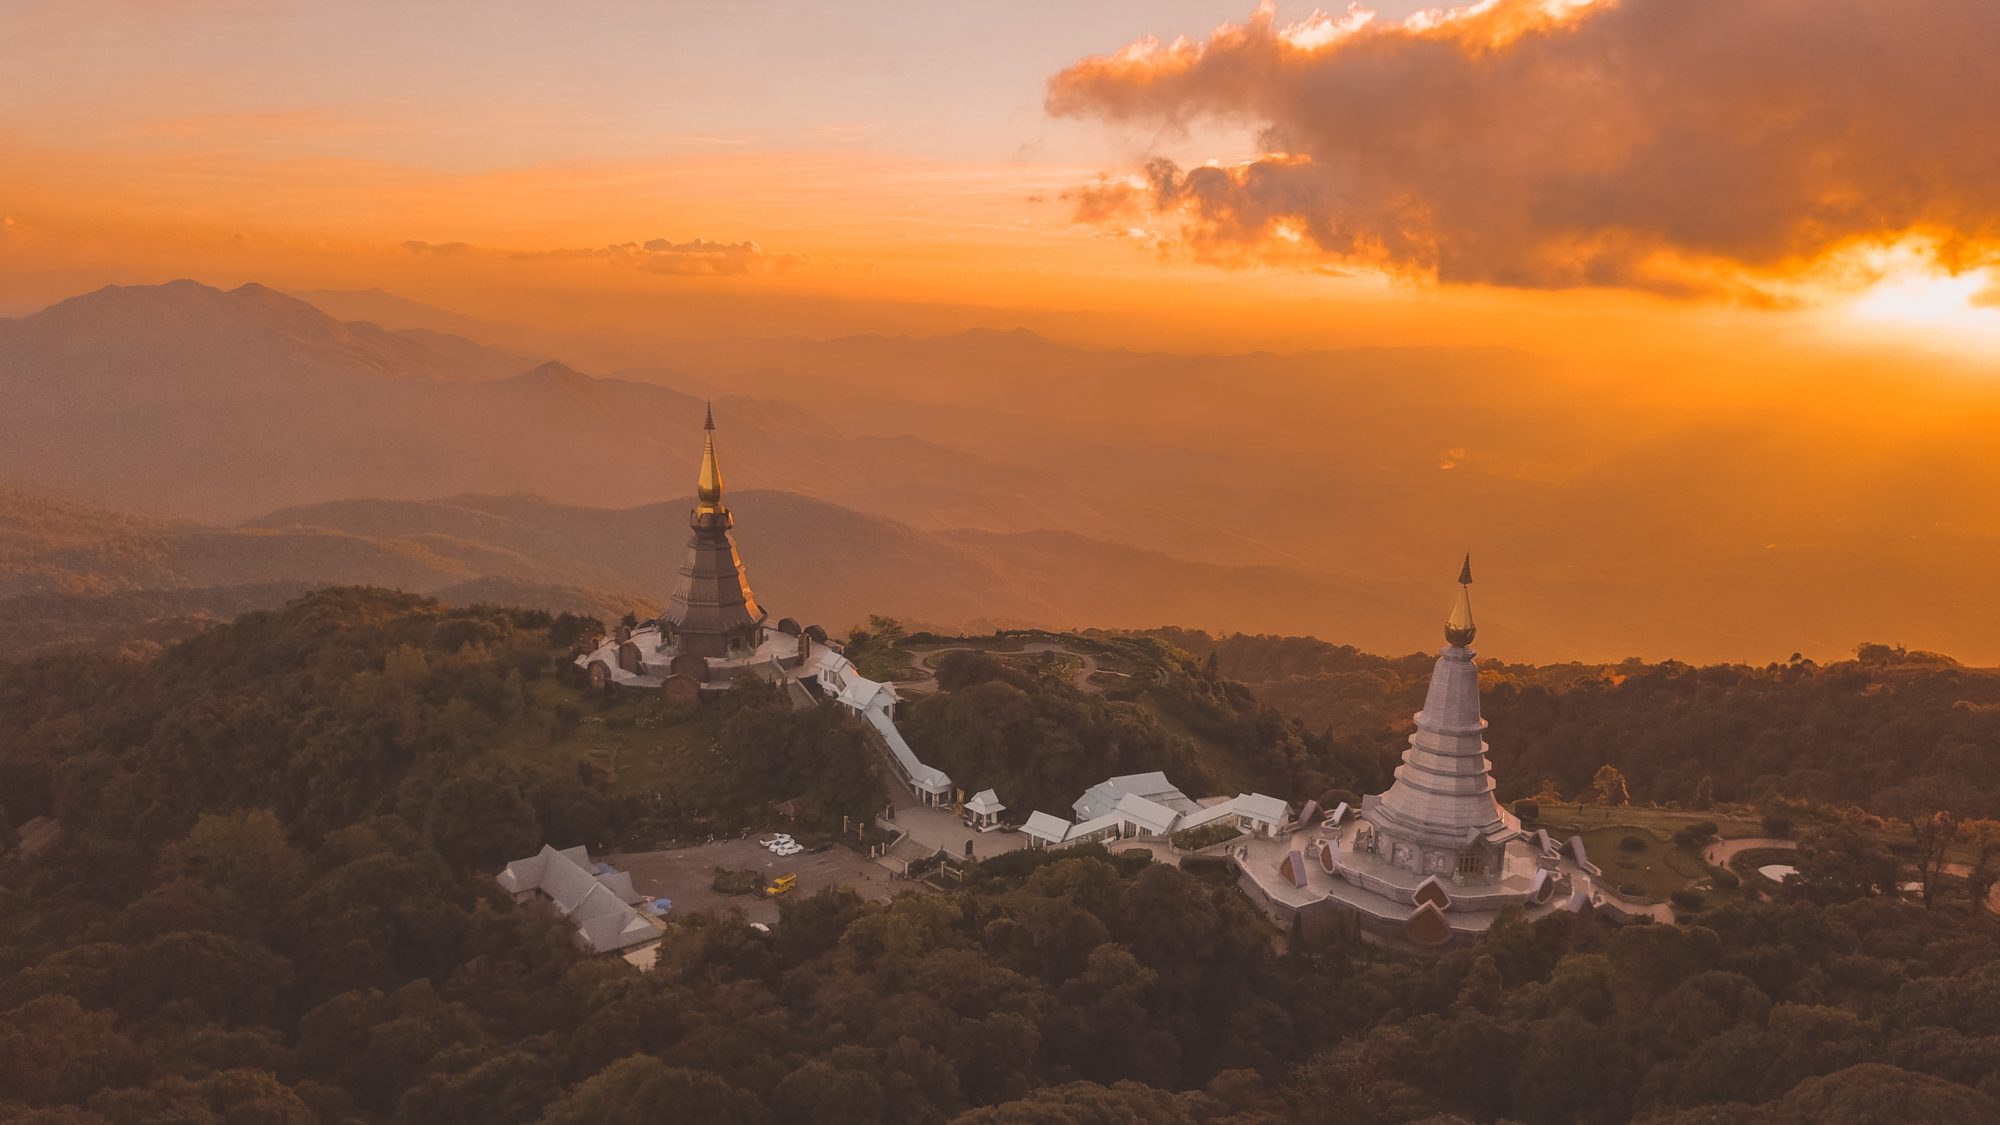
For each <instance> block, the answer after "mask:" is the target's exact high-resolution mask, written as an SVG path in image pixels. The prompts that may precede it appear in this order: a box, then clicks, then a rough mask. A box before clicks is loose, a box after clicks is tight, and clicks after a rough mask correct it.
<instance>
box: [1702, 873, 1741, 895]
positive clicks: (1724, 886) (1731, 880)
mask: <svg viewBox="0 0 2000 1125" xmlns="http://www.w3.org/2000/svg"><path fill="white" fill-rule="evenodd" d="M1708 881H1709V882H1711V883H1714V884H1715V889H1717V890H1719V891H1733V890H1735V889H1736V888H1738V887H1740V886H1742V885H1743V880H1741V879H1738V878H1737V877H1736V872H1734V871H1731V870H1729V869H1728V868H1726V867H1711V868H1709V869H1708Z"/></svg>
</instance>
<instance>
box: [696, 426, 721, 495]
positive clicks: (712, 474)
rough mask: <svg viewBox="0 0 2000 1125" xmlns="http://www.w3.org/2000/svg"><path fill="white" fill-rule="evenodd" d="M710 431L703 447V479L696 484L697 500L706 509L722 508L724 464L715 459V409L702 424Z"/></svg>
mask: <svg viewBox="0 0 2000 1125" xmlns="http://www.w3.org/2000/svg"><path fill="white" fill-rule="evenodd" d="M702 429H704V430H707V431H708V436H707V437H706V438H705V439H703V441H702V447H701V478H700V479H699V480H698V481H696V483H695V499H696V500H698V501H700V503H701V506H702V507H703V508H704V509H710V510H712V509H715V508H719V507H721V506H722V463H721V462H720V461H718V460H716V458H715V407H714V406H713V405H711V406H710V407H709V408H708V420H707V421H706V422H704V423H703V424H702Z"/></svg>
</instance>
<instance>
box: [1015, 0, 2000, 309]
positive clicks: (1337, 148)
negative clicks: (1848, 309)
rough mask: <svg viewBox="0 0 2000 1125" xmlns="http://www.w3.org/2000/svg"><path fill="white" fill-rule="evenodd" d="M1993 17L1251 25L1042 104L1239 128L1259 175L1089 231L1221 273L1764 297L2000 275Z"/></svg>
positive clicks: (1087, 210) (1745, 4) (1138, 190)
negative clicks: (1872, 276)
mask: <svg viewBox="0 0 2000 1125" xmlns="http://www.w3.org/2000/svg"><path fill="white" fill-rule="evenodd" d="M1996 56H2000V4H1996V3H1993V2H1991V0H1920V2H1916V3H1897V2H1893V0H1598V2H1596V3H1577V2H1574V0H1492V2H1490V3H1486V4H1481V5H1478V6H1476V7H1473V8H1468V9H1464V10H1461V11H1458V12H1453V13H1449V14H1446V15H1442V16H1439V15H1430V16H1423V17H1418V18H1416V19H1413V20H1411V21H1408V22H1404V23H1379V22H1369V21H1367V20H1366V19H1365V18H1360V17H1357V16H1354V15H1350V16H1349V17H1348V18H1347V19H1345V20H1341V21H1330V20H1326V19H1324V18H1316V19H1315V20H1314V21H1310V22H1309V23H1307V24H1302V25H1296V26H1292V27H1282V26H1279V25H1278V24H1277V23H1276V21H1275V19H1274V17H1273V15H1272V12H1271V10H1270V9H1269V8H1268V7H1265V8H1260V9H1259V10H1258V12H1257V13H1256V14H1255V15H1254V16H1253V17H1252V18H1251V19H1250V20H1248V21H1247V22H1246V23H1244V24H1241V25H1232V26H1225V27H1223V28H1220V29H1218V30H1217V31H1216V32H1215V33H1214V34H1213V35H1211V36H1210V37H1209V38H1208V39H1207V40H1206V41H1204V42H1188V41H1180V42H1176V43H1173V44H1171V45H1161V44H1158V43H1156V42H1151V41H1148V42H1143V43H1138V44H1134V45H1133V46H1131V47H1128V48H1127V49H1125V50H1124V51H1121V52H1119V53H1118V54H1115V55H1109V56H1104V57H1100V58H1093V59H1088V60H1085V61H1083V62H1080V63H1078V64H1076V65H1075V66H1073V67H1071V68H1069V69H1068V70H1066V71H1064V72H1063V73H1061V74H1059V75H1057V76H1056V77H1055V78H1054V79H1053V80H1052V81H1051V83H1050V86H1049V93H1048V108H1049V110H1050V112H1052V113H1055V114H1060V115H1069V116H1095V117H1100V118H1105V119H1109V120H1112V121H1122V122H1132V123H1137V124H1142V125H1146V126H1149V127H1157V126H1159V125H1162V124H1165V125H1169V126H1179V125H1186V124H1189V123H1191V122H1193V121H1195V120H1198V119H1203V118H1207V119H1218V120H1223V121H1246V122H1250V123H1253V124H1254V125H1256V126H1257V127H1258V128H1259V129H1260V130H1261V132H1260V133H1259V139H1260V147H1261V149H1262V151H1263V152H1264V153H1265V154H1266V155H1264V156H1262V157H1260V158H1258V159H1255V160H1252V161H1249V162H1247V163H1243V164H1238V165H1230V166H1200V167H1193V168H1181V167H1178V166H1176V165H1174V164H1172V163H1169V162H1166V161H1156V162H1154V163H1152V164H1150V165H1148V166H1147V167H1146V168H1145V169H1144V171H1143V174H1140V175H1137V176H1133V177H1127V178H1122V179H1121V178H1106V179H1103V180H1101V181H1100V182H1098V183H1096V184H1093V185H1089V186H1086V187H1082V188H1079V189H1076V190H1075V191H1072V192H1070V193H1068V195H1067V196H1066V198H1068V199H1069V200H1070V201H1071V202H1072V203H1073V204H1074V205H1075V207H1076V211H1077V215H1078V218H1079V219H1081V220H1083V221H1086V222H1092V223H1105V224H1112V225H1118V226H1129V225H1131V224H1133V223H1135V222H1140V221H1143V219H1145V218H1160V217H1164V218H1166V219H1167V220H1168V221H1169V222H1170V223H1175V224H1178V225H1179V227H1180V230H1179V232H1178V238H1179V240H1180V241H1181V242H1182V243H1184V244H1185V245H1187V246H1189V247H1190V248H1192V249H1193V251H1194V252H1195V253H1197V254H1201V255H1203V256H1206V257H1209V258H1212V259H1216V260H1223V261H1228V260H1243V261H1264V260H1270V259H1272V258H1273V257H1280V258H1285V259H1288V260H1297V259H1298V258H1300V257H1302V256H1303V257H1306V258H1309V259H1311V260H1313V261H1317V262H1318V263H1320V264H1333V265H1365V266H1372V267H1376V268H1380V269H1384V270H1387V271H1390V272H1392V273H1397V274H1403V275H1412V276H1420V277H1428V278H1435V279H1438V280H1441V281H1444V282H1463V283H1484V284H1494V285H1508V286H1520V287H1530V288H1559V287H1571V286H1616V287H1629V288H1639V289H1647V290H1653V291H1658V292H1665V293H1673V294H1684V295H1703V296H1710V295H1718V294H1725V295H1734V296H1738V297H1744V298H1750V299H1758V298H1762V297H1767V296H1768V295H1769V293H1770V292H1771V291H1772V283H1773V282H1774V281H1782V280H1783V279H1785V278H1787V277H1791V276H1794V275H1796V274H1798V273H1799V272H1801V271H1804V270H1808V269H1811V268H1812V267H1814V266H1815V265H1819V264H1823V263H1825V262H1826V261H1827V260H1828V259H1829V258H1830V257H1833V256H1836V255H1839V254H1841V253H1842V252H1843V251H1847V250H1852V249H1856V248H1859V247H1864V246H1869V245H1873V244H1878V243H1888V242H1893V241H1902V240H1908V241H1921V242H1922V243H1923V244H1924V245H1925V246H1926V248H1927V251H1926V252H1927V253H1930V254H1931V255H1933V256H1934V257H1935V259H1936V261H1937V262H1938V264H1940V265H1942V266H1944V267H1945V268H1950V269H1963V268H1968V267H1971V266H1975V265H1980V264H1985V263H1989V262H1992V261H1994V260H1995V259H1996V258H2000V253H1996V248H2000V140H1996V137H2000V65H1996V64H1995V62H1994V59H1995V57H1996Z"/></svg>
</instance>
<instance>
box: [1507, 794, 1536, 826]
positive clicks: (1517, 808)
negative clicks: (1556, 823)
mask: <svg viewBox="0 0 2000 1125" xmlns="http://www.w3.org/2000/svg"><path fill="white" fill-rule="evenodd" d="M1514 815H1515V816H1516V817H1518V818H1519V819H1520V821H1521V823H1522V824H1533V823H1534V822H1535V821H1538V820H1540V819H1542V806H1541V805H1540V804H1539V803H1538V802H1535V801H1530V800H1528V799H1527V798H1526V797H1523V798H1521V799H1520V800H1518V801H1515V802H1514Z"/></svg>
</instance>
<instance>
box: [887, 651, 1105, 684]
mask: <svg viewBox="0 0 2000 1125" xmlns="http://www.w3.org/2000/svg"><path fill="white" fill-rule="evenodd" d="M908 651H909V653H910V667H911V668H913V669H915V670H916V671H918V672H921V673H922V674H923V677H924V678H923V679H921V680H911V681H901V682H898V683H897V684H896V690H897V691H936V690H937V669H935V668H933V667H931V661H932V660H934V659H935V658H937V657H940V656H943V655H944V654H945V653H947V652H987V653H992V654H993V655H995V656H1014V655H1017V654H1023V653H1036V652H1053V653H1057V654H1059V655H1062V656H1072V657H1075V658H1076V659H1077V660H1079V661H1082V663H1083V667H1082V668H1081V669H1079V670H1078V671H1077V673H1076V674H1075V675H1074V676H1071V677H1070V683H1072V684H1075V685H1076V688H1077V690H1078V691H1089V692H1101V691H1103V690H1104V689H1103V688H1101V687H1099V686H1097V685H1096V684H1093V683H1091V682H1090V677H1092V676H1093V675H1096V674H1097V673H1098V672H1100V671H1104V669H1102V668H1099V667H1098V664H1097V657H1095V656H1092V655H1091V654H1090V653H1087V652H1078V651H1076V650H1075V649H1073V648H1064V647H1063V646H1062V645H1059V644H1054V643H1051V642H1049V641H1036V642H1034V643H1033V644H1026V645H1022V646H1021V647H1020V648H1018V649H1012V650H1008V651H1004V652H998V651H995V650H993V649H987V648H980V647H978V646H976V645H948V646H946V647H944V648H927V649H910V650H908ZM1105 674H1106V675H1110V676H1119V675H1123V674H1124V673H1122V672H1105Z"/></svg>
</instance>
